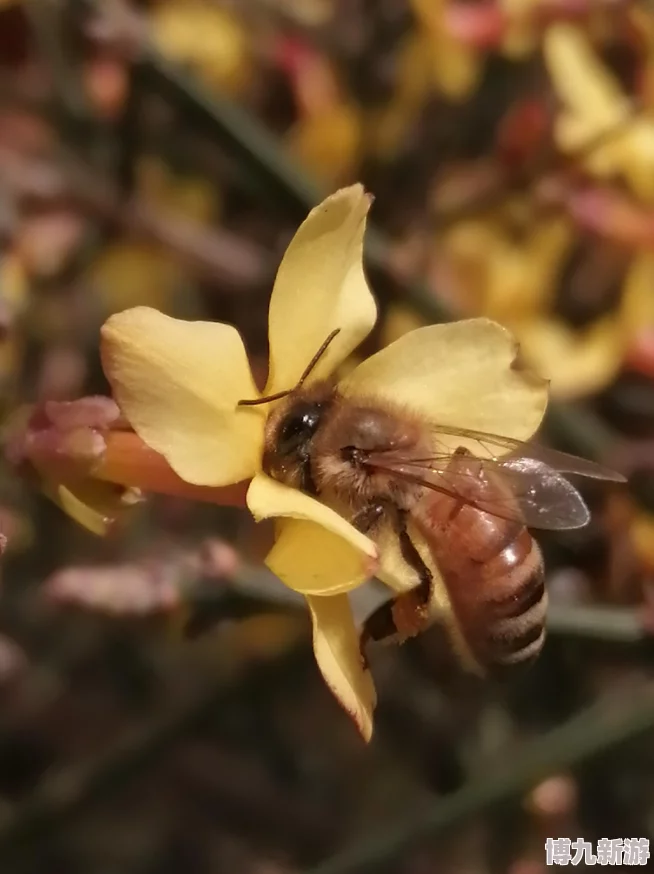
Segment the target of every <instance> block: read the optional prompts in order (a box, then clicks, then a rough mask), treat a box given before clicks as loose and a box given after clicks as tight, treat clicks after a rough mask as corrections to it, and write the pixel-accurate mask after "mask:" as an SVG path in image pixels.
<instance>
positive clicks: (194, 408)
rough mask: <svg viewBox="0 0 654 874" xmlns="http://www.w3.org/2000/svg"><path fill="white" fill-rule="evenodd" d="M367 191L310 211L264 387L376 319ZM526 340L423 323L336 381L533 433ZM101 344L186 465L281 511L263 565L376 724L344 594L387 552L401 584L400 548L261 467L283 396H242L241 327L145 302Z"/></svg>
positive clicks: (325, 662)
mask: <svg viewBox="0 0 654 874" xmlns="http://www.w3.org/2000/svg"><path fill="white" fill-rule="evenodd" d="M370 202H371V199H370V198H369V196H367V195H366V194H365V193H364V191H363V189H362V187H361V186H360V185H355V186H352V187H351V188H346V189H343V190H341V191H338V192H337V193H336V194H334V195H332V196H331V197H328V198H327V199H326V200H325V201H324V202H323V203H322V204H321V205H320V206H318V207H316V208H315V209H314V210H312V212H311V213H310V214H309V216H308V217H307V219H306V220H305V221H304V223H303V224H302V225H301V227H300V228H299V230H298V231H297V233H296V235H295V237H294V238H293V240H292V242H291V244H290V246H289V248H288V250H287V251H286V254H285V256H284V258H283V260H282V263H281V265H280V268H279V271H278V274H277V278H276V281H275V286H274V290H273V293H272V297H271V301H270V309H269V345H270V366H269V376H268V382H267V385H266V387H265V395H266V396H268V395H271V394H275V393H277V392H280V391H285V390H290V389H292V388H293V387H294V386H295V385H296V384H297V382H298V379H299V377H300V376H301V374H302V373H303V371H304V370H305V368H306V366H307V364H308V363H309V362H310V361H311V359H312V358H313V356H314V354H315V353H316V351H317V350H318V349H319V347H320V346H321V344H322V343H323V342H324V340H325V339H326V337H327V336H328V335H329V334H330V333H331V332H332V331H334V330H335V329H339V333H338V335H337V336H336V338H335V339H334V341H333V342H332V343H331V345H330V346H329V347H328V349H327V351H326V352H325V354H324V355H323V357H322V358H320V360H319V362H318V364H317V365H316V367H315V369H314V370H313V371H312V372H311V374H310V376H309V378H308V379H307V383H311V382H315V381H317V380H324V379H326V378H329V377H330V376H331V375H332V374H334V372H335V371H336V369H337V368H338V367H339V365H340V364H342V362H343V361H344V360H345V359H346V358H347V356H348V355H349V354H350V353H351V352H352V351H353V350H354V349H355V348H356V347H357V346H358V345H359V344H360V343H361V341H362V340H363V339H364V338H365V337H366V336H367V335H368V333H369V332H370V331H371V329H372V327H373V325H374V323H375V320H376V315H377V313H376V306H375V302H374V299H373V297H372V295H371V293H370V290H369V289H368V285H367V283H366V279H365V275H364V271H363V263H362V251H363V237H364V230H365V224H366V218H367V214H368V210H369V207H370ZM515 353H516V347H515V343H514V341H513V340H512V338H511V336H510V334H509V333H508V332H507V331H505V330H504V329H503V328H501V327H500V326H499V325H497V324H495V323H493V322H490V321H488V320H486V319H475V320H471V321H466V322H459V323H454V324H450V325H432V326H427V327H424V328H421V329H419V330H417V331H413V332H411V333H410V334H406V335H405V336H404V337H401V338H400V339H399V340H397V341H396V342H395V343H393V344H392V345H390V346H388V347H387V348H386V349H383V350H382V351H380V352H378V353H377V354H376V355H373V356H372V357H371V358H368V359H367V360H366V361H364V362H363V363H362V364H360V365H359V366H357V367H356V368H355V369H354V370H353V371H352V372H350V373H349V374H348V375H347V376H346V377H345V378H344V379H343V380H341V381H340V382H339V383H338V390H339V392H340V393H341V394H342V395H343V396H344V397H346V398H352V399H355V398H358V397H365V398H367V399H369V400H370V399H377V400H379V401H380V402H381V403H384V404H386V405H389V404H391V405H397V404H398V402H401V404H402V407H403V408H404V409H406V410H408V411H411V412H412V413H413V414H416V415H418V416H420V417H422V418H423V419H425V420H426V422H427V423H440V424H444V425H456V426H460V427H464V428H466V427H467V428H475V429H479V430H486V431H495V432H498V431H499V432H501V433H503V434H506V435H508V436H511V437H516V438H519V439H526V438H528V437H530V436H531V435H532V434H533V432H534V431H535V430H536V428H537V427H538V424H539V422H540V420H541V417H542V415H543V412H544V409H545V405H546V400H547V389H546V385H545V383H544V382H543V381H542V380H534V378H533V377H532V376H530V375H529V374H527V373H526V372H525V371H524V370H523V369H522V368H520V367H514V366H512V365H513V364H514V363H515ZM102 357H103V364H104V369H105V372H106V374H107V376H108V378H109V380H110V382H111V385H112V388H113V392H114V396H115V397H116V399H117V401H118V404H119V406H120V408H121V410H122V412H123V414H124V415H125V416H126V418H127V420H128V421H129V423H130V425H131V426H132V427H133V428H134V430H135V431H136V433H137V435H138V436H139V437H140V438H141V439H142V440H143V441H144V442H145V443H146V444H148V445H149V446H150V447H151V448H152V449H153V450H155V451H156V452H158V453H161V455H162V456H163V457H164V458H165V459H166V461H167V462H168V464H169V465H170V467H171V468H172V470H173V471H174V472H175V473H176V474H177V475H178V476H179V477H181V478H182V479H183V480H185V481H186V482H188V483H192V484H195V485H200V486H213V487H215V486H226V485H229V484H231V483H236V482H239V481H242V480H251V482H250V485H249V489H248V494H247V503H248V506H249V508H250V510H251V512H252V513H253V515H254V516H255V518H256V519H264V518H275V519H276V520H277V538H276V541H275V545H274V547H273V549H272V551H271V553H270V554H269V556H268V557H267V560H266V563H267V564H268V566H269V567H270V568H271V570H273V572H274V573H276V574H277V575H278V576H279V577H280V578H281V579H282V580H283V581H284V583H286V585H288V586H289V587H291V588H292V589H295V590H296V591H298V592H300V593H302V594H303V595H305V597H306V598H307V602H308V606H309V610H310V613H311V617H312V622H313V643H314V651H315V655H316V659H317V662H318V665H319V666H320V669H321V670H322V672H323V675H324V677H325V679H326V681H327V683H328V685H329V686H330V688H331V689H332V691H333V692H334V694H335V695H336V696H337V698H338V699H339V700H340V701H341V703H342V704H343V706H344V707H345V709H346V710H347V711H348V712H349V713H350V714H351V715H352V717H353V718H354V720H355V721H356V723H357V725H358V727H359V729H360V731H361V733H362V735H363V736H364V737H365V738H366V739H367V738H369V737H370V735H371V732H372V711H373V708H374V704H375V690H374V685H373V683H372V679H371V677H370V674H369V672H368V671H367V670H366V669H365V668H364V666H363V664H362V660H361V657H360V650H359V636H358V633H357V630H356V628H355V625H354V621H353V617H352V612H351V608H350V603H349V599H348V596H347V593H348V592H350V591H351V590H353V589H354V588H355V587H357V586H358V585H360V584H361V583H363V582H364V581H365V580H366V579H367V578H368V577H369V576H370V575H371V573H373V572H375V570H376V569H377V567H378V562H381V567H382V570H383V575H384V578H385V580H388V582H389V583H390V584H391V585H393V587H394V588H397V589H402V588H406V586H407V576H406V573H402V572H400V573H398V574H393V573H392V572H391V569H390V563H391V557H390V556H389V555H387V554H386V553H385V552H384V550H382V552H381V554H380V552H379V549H378V547H377V546H376V545H375V544H374V543H373V542H372V541H371V540H369V539H368V538H367V537H365V536H364V535H363V534H361V533H360V532H359V531H357V530H356V529H355V528H354V527H353V526H351V525H350V524H349V522H347V521H346V520H345V519H344V518H343V517H342V516H340V515H338V514H337V513H336V512H334V511H333V510H332V509H330V508H329V507H327V506H325V505H323V504H321V503H320V502H319V501H317V500H314V499H313V498H311V497H309V496H308V495H306V494H303V493H302V492H300V491H298V490H295V489H292V488H289V487H288V486H286V485H283V484H281V483H279V482H276V481H274V480H273V479H271V478H270V477H268V476H267V475H266V474H264V473H263V472H262V470H261V460H262V453H263V447H264V429H265V424H266V417H267V415H268V413H269V411H270V408H271V407H272V406H274V405H273V404H266V405H261V406H253V407H243V406H238V402H239V400H242V399H255V398H257V397H260V396H261V395H259V392H258V391H257V388H256V385H255V383H254V380H253V377H252V374H251V372H250V368H249V365H248V359H247V355H246V351H245V348H244V346H243V343H242V340H241V338H240V336H239V334H238V332H237V331H236V330H235V328H233V327H231V326H229V325H224V324H219V323H210V322H186V321H180V320H177V319H173V318H170V317H168V316H166V315H163V314H162V313H160V312H157V311H156V310H152V309H148V308H145V307H138V308H135V309H131V310H127V311H125V312H123V313H119V314H117V315H114V316H112V317H111V318H110V319H109V320H108V321H107V322H106V323H105V325H104V327H103V329H102ZM441 588H442V587H441ZM439 591H440V590H439ZM439 597H440V599H441V601H442V592H441V594H439Z"/></svg>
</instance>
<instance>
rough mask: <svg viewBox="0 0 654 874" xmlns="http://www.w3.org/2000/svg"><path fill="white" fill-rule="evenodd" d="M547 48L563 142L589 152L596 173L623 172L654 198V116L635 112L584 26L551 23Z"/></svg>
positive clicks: (588, 163) (572, 150)
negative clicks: (558, 106)
mask: <svg viewBox="0 0 654 874" xmlns="http://www.w3.org/2000/svg"><path fill="white" fill-rule="evenodd" d="M543 51H544V54H545V62H546V64H547V69H548V71H549V74H550V77H551V79H552V84H553V86H554V90H555V91H556V93H557V95H558V97H559V99H560V100H561V102H562V104H563V110H562V112H561V114H560V116H559V118H558V120H557V123H556V128H555V136H556V141H557V143H558V145H559V148H560V149H561V150H562V151H563V152H564V153H566V154H573V155H574V154H579V153H585V154H584V157H583V163H584V166H585V167H586V169H587V170H588V171H589V172H590V173H591V174H592V175H594V176H596V177H597V178H601V179H607V178H614V177H620V178H623V179H624V180H625V181H626V182H627V184H628V185H629V186H630V188H631V189H632V191H634V192H635V193H636V194H638V195H639V196H640V197H642V198H644V199H646V200H648V201H651V200H652V199H654V120H652V119H651V118H648V117H647V116H646V115H645V114H642V113H640V114H639V113H637V112H634V110H633V107H632V106H631V101H630V100H629V98H628V97H627V96H626V95H625V94H623V92H622V90H621V88H620V85H619V83H618V82H617V80H616V79H615V78H614V77H613V76H612V75H611V73H610V72H609V71H608V70H607V69H606V68H605V67H604V66H603V64H602V63H601V61H600V59H599V58H598V57H597V56H596V54H595V53H594V51H593V49H592V46H591V44H590V42H589V41H588V39H587V37H586V35H585V33H584V32H583V30H581V29H580V28H578V27H575V26H574V25H572V24H555V25H553V26H552V27H550V28H549V29H548V31H547V33H546V34H545V39H544V44H543Z"/></svg>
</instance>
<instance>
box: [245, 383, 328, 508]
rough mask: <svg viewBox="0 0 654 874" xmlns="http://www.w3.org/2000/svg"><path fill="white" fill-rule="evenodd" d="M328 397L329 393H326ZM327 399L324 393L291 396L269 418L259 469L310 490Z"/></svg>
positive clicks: (274, 477)
mask: <svg viewBox="0 0 654 874" xmlns="http://www.w3.org/2000/svg"><path fill="white" fill-rule="evenodd" d="M329 394H331V392H329ZM330 402H331V401H330V397H329V395H328V394H327V393H326V392H325V391H324V390H319V391H316V390H315V389H314V390H312V391H311V392H310V393H309V392H302V393H299V392H298V393H297V394H295V393H294V394H292V395H290V396H289V397H288V398H287V399H286V400H284V401H282V402H280V404H279V406H278V407H277V408H276V409H275V410H273V412H272V413H271V414H270V416H269V417H268V422H267V425H266V440H265V448H264V453H263V462H262V467H263V470H264V472H265V473H267V474H268V475H269V476H271V477H273V479H276V480H279V481H280V482H283V483H286V485H290V486H293V487H295V488H300V489H303V490H305V491H314V489H313V488H312V487H311V471H310V459H311V451H312V443H313V439H314V437H315V435H316V433H317V432H318V429H319V428H320V426H321V424H322V422H323V421H324V416H325V413H326V412H327V410H328V408H329V406H330Z"/></svg>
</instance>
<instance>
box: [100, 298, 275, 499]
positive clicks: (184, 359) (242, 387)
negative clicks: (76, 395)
mask: <svg viewBox="0 0 654 874" xmlns="http://www.w3.org/2000/svg"><path fill="white" fill-rule="evenodd" d="M102 361H103V367H104V371H105V373H106V375H107V377H108V379H109V381H110V383H111V386H112V389H113V392H114V396H115V397H116V400H117V401H118V404H119V405H120V407H121V409H122V411H123V412H124V414H125V415H126V417H127V419H128V420H129V422H130V424H131V425H132V427H133V428H134V430H135V431H136V433H137V434H138V435H139V437H141V439H142V440H144V441H145V443H147V444H148V445H149V446H150V447H151V448H152V449H154V450H156V451H157V452H160V453H161V454H162V455H163V456H164V457H165V459H166V460H167V461H168V463H169V464H170V466H171V467H172V468H173V470H174V471H175V473H177V474H178V475H179V476H180V477H181V478H182V479H184V480H186V481H187V482H189V483H193V484H194V485H206V486H209V485H211V486H221V485H229V484H230V483H234V482H238V481H239V480H242V479H249V478H250V477H251V476H253V475H254V473H255V470H256V468H257V465H258V463H259V459H260V456H261V445H262V440H263V422H264V413H263V411H262V409H261V408H258V407H251V408H250V407H237V403H238V401H239V400H240V399H242V398H254V397H256V396H257V389H256V386H255V384H254V381H253V379H252V374H251V373H250V367H249V364H248V359H247V355H246V352H245V349H244V347H243V342H242V340H241V337H240V335H239V333H238V331H236V330H235V329H234V328H232V327H231V326H229V325H223V324H220V323H217V322H185V321H180V320H179V319H172V318H170V317H169V316H166V315H164V314H163V313H160V312H158V311H157V310H153V309H149V308H147V307H136V308H135V309H131V310H126V311H125V312H122V313H118V314H116V315H114V316H112V317H111V318H110V319H108V320H107V322H105V324H104V326H103V328H102Z"/></svg>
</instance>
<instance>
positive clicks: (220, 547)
mask: <svg viewBox="0 0 654 874" xmlns="http://www.w3.org/2000/svg"><path fill="white" fill-rule="evenodd" d="M356 180H361V181H362V182H364V184H365V185H366V186H367V187H368V188H369V190H370V191H372V192H373V194H374V195H375V198H376V200H375V205H374V208H373V213H372V217H373V222H374V224H375V225H376V228H375V230H374V231H373V232H372V233H371V235H370V240H369V243H370V246H369V252H368V256H369V272H370V276H371V281H372V283H373V287H374V289H375V292H376V294H377V296H378V298H379V301H380V305H381V313H382V318H381V319H380V323H379V325H378V328H377V330H376V332H375V334H374V336H373V337H372V338H371V340H369V341H368V342H367V344H366V348H365V349H363V350H362V354H367V353H369V352H370V351H372V350H374V349H375V348H378V347H379V346H381V345H384V344H386V343H389V342H390V341H392V340H393V339H395V338H396V337H398V336H400V335H401V334H402V333H404V332H406V331H408V330H411V329H412V328H414V327H416V326H418V325H420V324H424V323H426V322H427V321H430V320H434V319H445V318H455V317H461V316H470V315H475V314H484V315H488V316H490V317H492V318H495V319H497V320H499V321H501V322H502V323H504V324H505V325H507V326H508V327H509V328H510V329H511V330H512V331H514V332H515V334H516V336H517V337H518V338H519V339H520V341H521V343H522V345H523V350H524V353H525V355H526V356H527V357H528V358H529V359H530V360H531V361H532V362H533V363H534V364H535V365H536V366H537V367H538V369H539V370H540V371H541V372H542V373H543V374H544V375H547V376H549V377H550V378H551V380H552V396H553V398H554V403H553V405H552V411H551V414H550V416H549V418H548V421H547V423H546V428H545V431H544V434H543V439H545V440H548V441H550V442H552V443H553V444H555V445H558V446H559V447H561V448H563V449H567V450H570V451H573V452H576V453H578V454H582V455H587V456H590V457H594V458H596V459H597V460H600V461H602V462H604V463H607V464H610V465H612V466H613V467H615V468H616V469H618V470H620V471H622V472H623V473H625V474H626V475H627V476H628V477H629V479H630V484H629V488H625V489H615V488H588V489H586V491H585V494H586V495H587V497H588V500H589V502H590V504H591V507H592V509H593V521H592V523H591V524H590V525H589V526H588V528H586V529H584V530H582V531H578V532H573V533H569V534H566V535H562V536H557V537H556V538H554V537H552V538H550V537H547V538H545V537H544V538H542V542H543V546H544V549H545V553H546V558H547V567H548V584H549V592H550V597H551V601H552V609H551V613H550V636H549V640H548V643H547V645H546V648H545V651H544V654H543V656H542V657H541V659H540V661H539V662H538V664H537V665H536V666H535V667H534V668H533V669H532V670H531V671H530V672H529V673H528V674H527V675H525V676H524V677H522V676H521V677H517V678H515V679H511V680H510V681H509V682H507V683H505V684H502V685H490V684H485V683H481V682H479V681H478V680H473V679H471V678H470V677H467V676H465V675H464V674H463V673H462V672H461V670H460V668H459V667H458V666H457V664H456V661H455V659H454V657H453V655H452V653H451V652H450V651H449V649H448V647H447V644H446V641H445V640H444V638H443V636H442V634H441V633H440V631H439V629H438V628H435V629H433V630H431V631H430V632H428V633H426V634H425V635H423V636H422V637H420V638H419V639H417V640H415V641H413V642H411V643H409V644H407V645H405V646H404V647H402V648H401V649H395V648H393V649H391V648H382V649H379V650H377V651H374V652H373V653H372V660H373V664H374V668H375V674H376V678H377V681H378V689H379V697H380V704H379V709H378V717H377V721H376V734H375V737H374V740H373V743H372V744H371V746H370V747H368V748H364V747H363V745H362V744H361V741H360V740H359V738H358V736H357V735H356V732H355V731H354V730H353V728H352V726H351V725H350V723H349V722H348V720H347V718H346V717H345V715H344V714H342V713H341V712H340V711H339V710H338V707H337V705H336V704H335V702H334V701H333V699H332V698H331V696H330V695H329V693H328V692H327V690H326V689H325V688H324V687H323V684H322V682H321V681H320V679H319V675H318V671H317V669H316V667H315V665H314V663H313V657H312V653H311V645H310V639H309V626H308V623H307V621H306V617H305V615H304V612H303V610H302V605H301V604H299V605H298V603H297V602H296V601H295V600H294V598H293V597H292V595H290V594H289V593H288V592H286V591H285V590H284V589H283V587H281V586H280V585H279V584H278V583H277V582H276V581H275V580H274V579H272V578H271V577H270V575H268V574H267V573H266V572H265V571H264V570H262V567H261V565H260V559H261V557H262V556H263V555H264V554H265V551H266V548H267V546H268V545H269V543H270V531H269V529H268V528H266V526H263V525H262V526H255V525H254V523H253V522H252V521H251V519H250V518H249V516H248V515H247V514H245V513H243V512H240V511H238V510H236V509H229V508H223V507H216V506H212V505H210V504H206V503H205V504H201V505H200V504H196V503H191V502H186V501H183V500H181V499H179V498H164V497H157V498H152V499H151V500H148V501H147V502H145V503H139V504H138V505H137V506H135V507H134V508H133V509H132V510H131V512H130V514H129V517H128V519H127V520H125V523H124V524H123V523H121V524H120V525H118V526H116V528H115V530H113V531H112V532H111V534H110V536H109V537H107V538H104V539H100V538H96V537H94V536H93V535H91V534H89V533H87V532H86V531H84V530H82V529H81V528H79V527H77V526H75V525H74V524H73V523H72V522H71V521H70V520H69V519H68V518H66V517H65V516H64V515H63V514H62V513H61V512H60V511H59V510H58V509H57V508H56V507H54V506H53V505H52V504H51V503H49V502H48V501H47V500H46V498H44V497H42V496H41V494H40V493H39V491H38V490H37V489H36V488H34V483H33V482H32V481H31V480H30V479H29V478H25V477H24V476H21V475H19V473H18V471H17V470H16V469H15V468H14V467H12V465H11V464H10V463H9V459H8V460H7V464H5V465H4V467H3V468H2V471H1V472H0V532H1V533H2V536H3V539H4V540H6V549H5V554H4V558H3V572H2V590H1V595H0V694H1V697H2V706H1V708H0V870H1V871H2V874H10V872H14V871H25V872H30V874H32V872H34V874H36V872H39V874H40V872H44V874H45V872H47V874H58V872H61V874H77V872H80V874H109V872H112V874H113V872H121V874H123V872H124V874H168V872H169V874H173V872H178V871H180V870H182V869H183V870H188V871H189V872H193V874H204V872H207V874H208V872H229V874H241V872H243V874H294V872H300V871H310V870H311V871H313V870H315V871H318V870H320V871H321V872H323V874H328V872H329V874H345V872H353V874H354V872H363V871H371V872H372V871H374V872H379V874H384V872H388V874H390V872H398V874H426V872H433V871H438V872H439V874H441V872H442V874H447V872H450V871H452V872H454V871H456V872H486V871H488V872H503V871H509V872H512V874H539V872H541V871H543V870H544V867H545V863H544V846H543V844H544V840H545V837H547V836H550V837H563V836H569V837H572V838H574V837H577V836H583V837H585V838H586V839H589V840H596V839H597V838H599V837H603V836H604V837H605V836H608V837H620V836H639V837H651V836H652V834H653V833H654V755H653V752H652V749H653V748H652V744H651V739H652V726H653V725H654V685H653V682H652V667H651V665H652V652H653V650H652V645H651V634H652V632H653V631H654V590H653V588H652V583H653V581H654V282H653V280H654V12H652V10H651V7H650V6H649V5H648V4H647V3H645V2H642V0H375V2H371V0H239V2H236V0H231V2H230V0H152V2H143V3H138V2H132V3H127V2H121V0H103V2H90V0H22V2H21V0H14V2H12V0H2V2H0V245H1V251H0V385H1V390H2V393H1V395H0V403H1V404H2V407H3V411H4V414H5V420H6V419H7V418H8V417H9V416H10V415H11V414H13V413H14V411H15V410H16V409H17V408H19V407H21V406H22V405H24V404H26V403H35V402H43V401H46V400H50V401H62V400H68V399H72V398H76V397H79V396H81V395H90V394H103V393H106V392H107V386H106V384H105V382H104V379H103V376H102V372H101V369H100V366H99V358H98V330H99V327H100V325H101V323H102V321H103V320H104V319H105V318H106V317H107V315H108V314H110V313H111V312H114V311H117V310H120V309H123V308H125V307H129V306H133V305H136V304H147V305H151V306H155V307H158V308H161V309H163V310H165V311H166V312H169V313H171V314H174V315H177V316H180V317H189V318H195V317H202V318H211V319H218V320H223V321H229V322H232V323H233V324H235V325H236V326H237V327H238V328H239V330H240V331H241V333H242V334H243V336H244V337H245V338H246V341H247V344H248V348H249V351H250V354H251V356H252V362H253V367H254V368H255V372H256V373H258V374H259V375H260V376H261V377H262V378H263V377H265V367H266V365H265V361H266V352H267V350H266V345H265V344H266V313H267V300H268V296H269V293H270V289H271V286H272V281H273V278H274V273H275V267H276V264H277V263H278V262H279V259H280V257H281V254H282V252H283V251H284V248H285V245H286V243H287V242H288V240H289V239H290V236H291V235H292V233H293V230H294V228H295V227H296V226H297V224H298V222H299V221H300V220H301V218H302V217H303V216H304V215H305V213H306V212H307V210H308V209H309V208H310V206H311V205H312V204H313V203H314V202H316V201H317V200H318V198H319V197H320V196H321V195H322V194H324V193H326V192H329V191H331V190H334V189H335V188H337V187H339V186H341V185H343V184H346V183H348V182H351V181H356ZM374 597H375V594H374V591H371V592H366V591H363V592H361V593H357V609H358V611H359V615H360V616H363V615H364V614H365V613H366V612H367V611H368V610H369V609H370V608H371V604H372V603H373V599H374Z"/></svg>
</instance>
